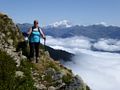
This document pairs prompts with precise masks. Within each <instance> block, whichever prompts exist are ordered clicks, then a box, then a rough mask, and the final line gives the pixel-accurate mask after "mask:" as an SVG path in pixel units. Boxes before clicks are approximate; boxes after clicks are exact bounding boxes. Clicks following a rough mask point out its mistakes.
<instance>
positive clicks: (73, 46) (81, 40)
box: [47, 36, 91, 53]
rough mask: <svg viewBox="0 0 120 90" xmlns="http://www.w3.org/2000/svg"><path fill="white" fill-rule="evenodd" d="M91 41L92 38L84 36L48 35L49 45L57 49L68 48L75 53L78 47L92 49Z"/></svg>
mask: <svg viewBox="0 0 120 90" xmlns="http://www.w3.org/2000/svg"><path fill="white" fill-rule="evenodd" d="M90 41H91V39H89V38H86V37H82V36H81V37H77V36H76V37H72V38H64V39H61V38H53V37H51V36H47V45H49V46H51V47H53V48H55V49H62V50H67V51H70V52H73V53H75V52H76V50H78V49H90V48H91V43H90Z"/></svg>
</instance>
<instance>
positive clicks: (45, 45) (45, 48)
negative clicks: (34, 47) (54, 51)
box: [44, 39, 46, 51]
mask: <svg viewBox="0 0 120 90" xmlns="http://www.w3.org/2000/svg"><path fill="white" fill-rule="evenodd" d="M44 50H45V51H46V39H44Z"/></svg>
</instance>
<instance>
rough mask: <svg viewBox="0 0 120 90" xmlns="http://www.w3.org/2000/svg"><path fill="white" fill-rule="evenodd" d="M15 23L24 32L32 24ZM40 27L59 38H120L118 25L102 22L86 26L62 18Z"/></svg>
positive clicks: (47, 33)
mask: <svg viewBox="0 0 120 90" xmlns="http://www.w3.org/2000/svg"><path fill="white" fill-rule="evenodd" d="M17 25H18V27H19V28H20V29H21V31H22V32H26V31H27V30H28V29H29V28H30V27H32V24H29V23H24V24H17ZM42 29H43V31H44V32H45V34H46V35H49V36H53V37H60V38H67V37H72V36H85V37H88V38H92V39H100V38H111V39H120V27H118V26H105V25H103V24H95V25H88V26H83V25H72V24H71V23H70V22H68V21H66V20H63V21H60V22H55V23H53V24H50V25H48V26H45V27H42Z"/></svg>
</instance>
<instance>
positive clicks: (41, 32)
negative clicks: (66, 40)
mask: <svg viewBox="0 0 120 90" xmlns="http://www.w3.org/2000/svg"><path fill="white" fill-rule="evenodd" d="M40 34H41V35H42V38H43V39H45V40H46V37H45V34H44V33H43V31H42V30H41V29H40Z"/></svg>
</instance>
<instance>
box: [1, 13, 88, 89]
mask: <svg viewBox="0 0 120 90" xmlns="http://www.w3.org/2000/svg"><path fill="white" fill-rule="evenodd" d="M19 41H20V42H23V36H22V35H21V33H20V32H19V30H18V28H17V27H16V25H15V24H14V23H13V22H12V20H11V19H10V18H9V17H8V16H7V15H4V14H0V42H1V43H0V78H1V79H0V89H1V90H8V89H10V90H36V89H37V90H90V89H89V87H88V86H87V85H86V84H85V83H84V82H83V80H82V79H81V78H80V77H79V76H75V75H74V74H73V73H72V71H71V70H70V69H67V68H66V67H64V66H63V65H62V64H61V63H60V62H59V61H54V60H53V59H52V58H51V57H50V55H49V53H48V52H47V51H44V48H43V46H40V48H41V49H40V59H39V62H38V63H30V62H29V60H28V59H27V57H26V56H24V55H23V53H24V51H23V52H22V51H21V50H22V49H19V50H18V51H16V48H17V47H16V46H19V45H18V42H19ZM22 44H24V43H22ZM26 48H27V45H26ZM23 50H24V49H23ZM14 63H16V65H15V64H14ZM4 66H7V67H4ZM10 67H11V68H10ZM6 78H7V79H6Z"/></svg>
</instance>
